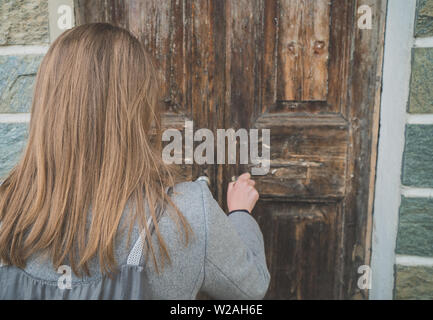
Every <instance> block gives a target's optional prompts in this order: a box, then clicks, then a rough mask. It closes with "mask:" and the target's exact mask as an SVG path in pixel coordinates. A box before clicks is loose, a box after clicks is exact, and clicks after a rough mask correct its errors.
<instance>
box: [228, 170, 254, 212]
mask: <svg viewBox="0 0 433 320" xmlns="http://www.w3.org/2000/svg"><path fill="white" fill-rule="evenodd" d="M255 184H256V182H255V181H254V180H251V175H250V174H249V173H244V174H242V175H241V176H239V178H238V180H236V181H235V182H230V183H229V187H228V189H227V207H228V209H229V211H230V212H231V211H234V210H248V212H250V213H251V211H252V210H253V208H254V206H255V205H256V202H257V200H258V199H259V193H258V192H257V190H256V188H254V185H255Z"/></svg>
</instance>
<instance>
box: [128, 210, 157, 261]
mask: <svg viewBox="0 0 433 320" xmlns="http://www.w3.org/2000/svg"><path fill="white" fill-rule="evenodd" d="M151 222H152V217H149V219H147V229H148V230H149V227H150V223H151ZM145 238H146V230H145V229H143V231H142V232H141V234H140V235H139V236H138V239H137V241H136V242H135V244H134V246H133V247H132V250H131V252H130V253H129V255H128V259H127V260H126V264H128V265H133V266H138V265H139V264H140V260H141V255H142V254H143V247H144V240H145Z"/></svg>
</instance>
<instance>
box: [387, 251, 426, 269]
mask: <svg viewBox="0 0 433 320" xmlns="http://www.w3.org/2000/svg"><path fill="white" fill-rule="evenodd" d="M395 263H396V264H398V265H401V266H410V267H416V266H423V267H433V258H432V257H418V256H405V255H399V254H398V255H396V257H395Z"/></svg>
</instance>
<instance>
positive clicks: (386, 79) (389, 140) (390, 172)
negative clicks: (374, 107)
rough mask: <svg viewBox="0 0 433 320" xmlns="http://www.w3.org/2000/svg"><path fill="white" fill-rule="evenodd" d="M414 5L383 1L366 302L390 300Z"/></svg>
mask: <svg viewBox="0 0 433 320" xmlns="http://www.w3.org/2000/svg"><path fill="white" fill-rule="evenodd" d="M415 8H416V1H407V0H392V1H388V8H387V19H386V33H385V52H384V64H383V86H382V98H381V110H380V132H379V147H378V159H377V171H376V187H375V199H374V213H373V233H372V255H371V275H372V288H371V290H370V294H369V299H372V300H375V299H392V298H393V289H394V263H395V244H396V238H397V229H398V213H399V207H400V199H401V189H400V187H401V181H400V176H401V164H402V154H403V149H404V130H405V125H406V117H407V114H406V104H407V100H408V97H409V80H410V71H411V52H412V46H413V43H414V42H413V41H414V39H413V27H414V20H415Z"/></svg>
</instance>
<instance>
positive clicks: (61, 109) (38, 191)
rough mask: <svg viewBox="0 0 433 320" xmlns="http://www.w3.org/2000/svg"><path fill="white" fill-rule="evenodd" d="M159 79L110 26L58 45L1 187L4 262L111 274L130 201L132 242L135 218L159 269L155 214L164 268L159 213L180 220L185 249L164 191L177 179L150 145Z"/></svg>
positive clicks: (95, 26) (78, 30) (136, 44)
mask: <svg viewBox="0 0 433 320" xmlns="http://www.w3.org/2000/svg"><path fill="white" fill-rule="evenodd" d="M157 74H158V72H157V70H156V66H155V63H154V62H153V61H152V58H151V57H150V56H149V55H148V54H147V52H146V50H145V48H144V47H143V45H142V44H141V43H140V41H138V40H137V38H135V37H134V36H133V35H132V34H131V33H130V32H128V31H127V30H125V29H122V28H119V27H115V26H112V25H110V24H106V23H92V24H86V25H81V26H78V27H75V28H73V29H70V30H68V31H66V32H64V33H63V34H62V35H61V36H60V37H59V38H57V39H56V40H55V41H54V43H53V44H52V45H51V47H50V49H49V50H48V52H47V54H46V55H45V57H44V59H43V61H42V63H41V65H40V67H39V71H38V74H37V76H36V83H35V88H34V96H33V104H32V108H31V121H30V127H29V138H28V143H27V146H26V148H25V150H24V152H23V157H22V158H21V160H20V161H19V162H18V163H17V165H16V166H15V167H14V168H13V169H12V170H11V172H10V173H9V175H8V176H7V177H6V179H5V180H4V182H3V184H2V185H1V186H0V222H1V227H0V259H1V260H2V261H3V263H5V264H9V265H15V266H18V267H25V265H26V261H27V259H28V258H29V257H30V256H31V255H32V254H33V253H35V252H38V251H44V252H45V253H48V254H49V256H50V258H51V259H52V261H53V265H54V266H55V267H56V268H57V267H59V266H60V265H62V264H64V261H65V259H67V260H68V262H69V263H70V265H71V267H72V270H73V271H74V273H76V274H81V273H82V271H84V272H85V273H87V274H89V268H88V263H89V261H90V260H91V259H92V258H93V257H95V256H98V257H99V263H100V267H101V271H102V272H103V273H111V271H115V270H116V266H117V262H116V261H115V260H116V259H115V254H114V247H115V235H116V233H117V232H118V229H119V227H120V221H121V217H122V214H123V211H124V209H125V207H129V206H126V205H127V203H129V201H131V203H133V204H135V206H132V208H133V209H134V214H133V217H134V219H131V220H130V229H129V230H130V232H129V234H130V233H131V229H132V225H133V223H134V222H135V221H137V220H136V219H138V221H139V223H140V226H141V227H142V228H144V229H145V231H146V239H147V240H149V241H146V243H147V244H148V246H149V248H150V252H151V254H152V257H153V261H154V263H155V266H156V269H157V270H158V263H157V260H159V259H158V258H157V257H158V254H157V252H156V250H155V248H154V246H153V245H152V241H150V239H151V238H150V237H151V233H150V230H149V229H148V228H147V226H146V223H145V222H146V219H147V218H148V217H149V215H150V216H151V217H152V221H153V225H154V228H155V230H154V231H155V233H156V235H157V239H158V248H159V250H158V252H159V253H160V255H159V256H160V260H161V266H162V267H163V266H164V261H168V262H170V256H169V253H168V250H167V246H166V243H165V242H164V239H163V238H162V236H161V234H160V232H159V230H158V225H157V213H158V212H159V211H158V210H162V209H164V210H168V211H170V212H173V213H174V214H173V216H174V217H175V218H176V221H177V225H178V227H179V231H180V225H182V226H183V230H184V236H185V243H186V244H187V243H188V238H189V234H190V232H191V229H190V226H189V224H188V222H187V221H186V219H185V217H184V216H183V215H182V213H181V212H179V210H178V209H177V208H176V207H175V205H174V204H173V202H172V200H171V199H170V196H169V195H168V194H167V193H166V190H167V188H168V187H170V186H172V185H173V183H174V180H173V175H172V173H171V170H170V168H168V167H167V166H166V165H165V164H164V163H163V161H162V158H161V153H160V143H157V142H158V141H156V143H155V144H154V145H153V144H151V143H150V138H149V137H150V133H149V132H150V130H151V127H153V126H156V132H158V131H160V117H159V113H158V110H159V108H160V105H159V103H160V102H161V101H160V100H162V99H160V98H161V90H160V88H161V86H160V84H161V82H160V81H161V78H159V77H157ZM156 140H158V139H156ZM159 141H161V140H159ZM146 206H147V208H148V210H146V209H145V208H146ZM170 208H173V209H174V210H169V209H170ZM90 209H91V210H90ZM131 210H132V209H131ZM89 212H91V223H90V226H87V227H86V219H87V216H88V214H89ZM146 212H147V213H146ZM179 222H180V223H179ZM128 238H129V237H128Z"/></svg>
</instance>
